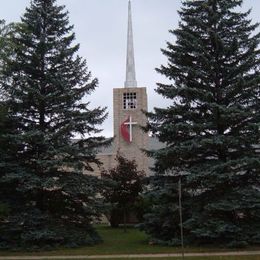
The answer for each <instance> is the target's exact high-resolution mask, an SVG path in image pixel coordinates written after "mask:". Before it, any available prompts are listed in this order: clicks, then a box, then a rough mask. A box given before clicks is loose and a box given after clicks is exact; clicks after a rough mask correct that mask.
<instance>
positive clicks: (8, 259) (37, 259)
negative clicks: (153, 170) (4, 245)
mask: <svg viewBox="0 0 260 260" xmlns="http://www.w3.org/2000/svg"><path fill="white" fill-rule="evenodd" d="M239 255H241V256H242V255H260V251H237V252H216V253H186V254H185V256H239ZM148 257H150V258H155V257H157V258H159V257H172V258H173V257H181V254H131V255H73V256H0V260H51V259H61V260H65V259H101V258H102V259H109V258H148Z"/></svg>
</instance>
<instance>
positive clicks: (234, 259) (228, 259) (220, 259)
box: [53, 256, 259, 260]
mask: <svg viewBox="0 0 260 260" xmlns="http://www.w3.org/2000/svg"><path fill="white" fill-rule="evenodd" d="M127 259H130V260H170V259H172V260H182V258H170V257H168V258H165V257H162V258H154V257H153V258H109V259H108V258H103V259H102V258H99V259H96V260H127ZM200 259H201V260H259V256H214V257H213V256H211V257H201V256H197V257H185V260H200ZM53 260H55V259H53ZM56 260H60V259H56ZM66 260H75V259H66ZM81 260H82V259H81ZM83 260H84V259H83ZM85 260H88V259H87V258H85ZM92 260H95V259H93V258H92Z"/></svg>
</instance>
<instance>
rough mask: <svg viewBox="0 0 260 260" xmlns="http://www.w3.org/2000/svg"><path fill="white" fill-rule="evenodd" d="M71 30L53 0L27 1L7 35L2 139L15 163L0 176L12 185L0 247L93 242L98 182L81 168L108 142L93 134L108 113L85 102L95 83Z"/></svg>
mask: <svg viewBox="0 0 260 260" xmlns="http://www.w3.org/2000/svg"><path fill="white" fill-rule="evenodd" d="M72 29H73V26H71V25H69V20H68V12H66V11H64V6H58V5H57V4H56V0H33V1H31V4H30V6H29V7H28V8H27V9H26V12H25V14H24V15H23V17H22V22H21V24H19V25H18V26H17V28H16V32H15V34H14V35H13V36H14V37H13V41H14V46H15V52H14V58H13V59H10V60H9V61H8V64H7V66H6V68H5V70H4V73H3V75H4V80H3V89H4V92H5V93H4V94H5V96H6V99H5V106H6V107H7V108H8V117H9V118H10V120H11V121H12V124H14V126H15V127H14V131H10V132H9V133H8V138H9V140H11V141H12V143H13V145H15V148H16V149H15V151H16V152H15V157H14V156H13V157H12V158H13V159H14V158H15V161H16V169H15V170H13V171H7V170H6V171H5V172H4V176H3V175H2V176H1V182H0V184H1V187H2V186H3V185H4V183H7V182H8V183H9V184H10V185H9V186H11V187H12V189H11V188H10V189H7V188H6V189H5V193H2V190H1V196H4V198H5V199H9V209H10V210H9V214H8V217H7V218H5V219H4V221H2V222H1V231H0V232H1V238H0V246H1V247H11V248H14V247H18V248H39V247H48V246H57V245H65V246H78V245H82V244H90V243H94V242H97V241H99V240H100V238H99V237H98V235H97V234H96V232H95V231H94V229H93V228H92V226H91V221H92V220H93V218H96V217H98V216H99V214H100V201H99V200H98V199H97V196H96V195H97V193H98V192H99V191H100V182H99V181H98V179H97V178H95V177H90V176H89V175H86V174H83V171H84V170H85V171H92V167H91V165H92V164H98V163H99V161H98V160H97V159H96V157H95V155H96V152H97V149H98V147H99V146H101V145H105V144H106V143H107V141H106V140H105V138H104V137H93V136H95V135H96V134H98V133H100V132H101V130H100V129H99V128H98V126H99V125H100V124H101V123H102V122H103V121H104V120H105V118H106V115H107V114H106V111H105V108H100V107H98V108H95V109H90V108H89V101H87V100H88V95H89V94H91V92H93V91H94V90H95V88H96V87H97V83H98V82H97V79H91V74H90V72H89V71H88V69H87V67H86V62H85V60H83V59H82V58H80V57H79V56H78V55H77V51H78V49H79V45H74V44H73V41H74V39H75V34H74V33H73V32H72ZM76 138H77V139H76ZM6 187H8V186H6ZM14 189H15V192H14V193H13V190H14ZM1 199H2V198H1ZM1 199H0V201H1Z"/></svg>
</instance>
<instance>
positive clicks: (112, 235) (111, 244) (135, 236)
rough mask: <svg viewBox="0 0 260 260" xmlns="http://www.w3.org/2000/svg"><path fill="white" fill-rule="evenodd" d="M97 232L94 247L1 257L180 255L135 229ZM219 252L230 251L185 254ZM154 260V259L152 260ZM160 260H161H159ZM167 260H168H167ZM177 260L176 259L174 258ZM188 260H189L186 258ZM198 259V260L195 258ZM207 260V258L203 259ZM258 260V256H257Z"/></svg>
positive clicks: (173, 248) (105, 228)
mask: <svg viewBox="0 0 260 260" xmlns="http://www.w3.org/2000/svg"><path fill="white" fill-rule="evenodd" d="M97 230H98V232H99V233H100V235H101V237H102V238H103V240H104V242H103V243H102V244H99V245H95V246H90V247H89V246H88V247H81V248H76V249H67V248H61V249H58V250H54V251H44V252H30V253H26V252H19V253H17V252H7V251H0V255H1V256H7V255H9V256H10V255H20V256H22V255H42V256H44V255H54V256H55V255H106V254H141V253H142V254H153V253H180V252H181V249H180V248H176V247H166V246H158V245H149V244H148V237H147V235H145V233H143V232H140V231H139V230H137V229H135V228H129V229H127V232H126V233H125V232H124V231H123V229H121V228H119V229H113V228H110V227H108V226H98V227H97ZM246 250H260V248H249V249H248V248H247V249H246ZM213 251H214V252H219V251H230V249H224V248H205V247H203V248H192V247H186V248H185V252H213ZM117 259H118V258H117ZM146 259H147V258H146ZM153 259H154V260H155V258H153ZM160 259H162V258H160ZM168 259H169V258H168ZM175 259H177V258H175ZM186 259H189V258H186ZM193 259H194V258H193ZM197 259H198V258H197ZM203 259H208V258H203ZM210 259H212V260H213V259H223V260H226V259H232V260H233V259H238V258H224V257H222V258H218V257H217V258H213V257H211V258H210ZM239 259H252V260H253V259H257V258H254V257H251V256H250V257H248V258H239ZM258 259H260V256H258Z"/></svg>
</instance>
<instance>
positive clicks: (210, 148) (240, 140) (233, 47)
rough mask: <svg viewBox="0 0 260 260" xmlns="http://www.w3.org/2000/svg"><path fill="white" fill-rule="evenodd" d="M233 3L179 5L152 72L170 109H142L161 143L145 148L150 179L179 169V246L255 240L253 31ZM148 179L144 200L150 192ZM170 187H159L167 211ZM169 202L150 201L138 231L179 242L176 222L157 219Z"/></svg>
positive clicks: (257, 59) (257, 99) (259, 116)
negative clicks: (161, 79) (161, 61)
mask: <svg viewBox="0 0 260 260" xmlns="http://www.w3.org/2000/svg"><path fill="white" fill-rule="evenodd" d="M241 5H242V0H229V1H226V0H192V1H191V0H185V1H183V6H182V8H181V10H180V12H179V15H180V18H181V21H180V23H179V27H178V29H176V30H171V31H170V33H171V34H172V35H174V36H175V37H176V41H175V42H168V44H167V48H166V49H164V50H162V52H163V54H164V55H165V56H166V57H167V59H168V63H167V65H163V66H161V67H160V68H159V69H157V71H158V72H159V73H161V74H162V75H164V76H166V77H167V79H168V80H169V81H168V83H165V84H163V83H159V84H158V87H157V89H156V91H157V93H158V94H160V95H162V96H163V97H165V98H167V99H169V100H171V105H169V106H168V107H167V108H155V112H154V113H150V114H148V116H149V117H150V124H149V125H148V127H147V128H148V130H150V131H152V132H153V134H154V135H155V136H157V137H158V138H159V140H160V141H161V142H163V143H165V144H166V147H165V148H163V149H160V150H158V151H150V153H151V155H152V156H153V157H154V158H155V160H156V163H155V171H156V174H157V175H159V176H163V175H165V173H166V172H167V173H168V174H166V175H168V177H167V178H169V175H170V176H171V175H174V174H175V175H177V176H178V175H180V174H181V173H185V177H182V178H183V190H184V193H188V194H190V198H186V200H187V201H186V202H185V203H186V208H184V212H187V214H185V215H184V232H185V241H186V243H187V242H192V241H193V242H195V241H196V242H199V243H223V244H224V245H228V246H239V245H240V246H243V245H247V244H254V243H255V244H256V243H260V235H259V234H260V185H259V184H260V152H259V144H260V142H259V141H260V70H259V69H260V66H259V65H260V50H259V41H260V34H259V33H255V30H256V29H258V24H252V23H251V20H250V19H249V14H250V11H248V12H245V13H242V12H240V10H239V8H240V6H241ZM169 173H171V174H169ZM186 174H187V175H186ZM161 178H163V177H161ZM176 181H178V178H176ZM165 182H167V179H166V178H165V181H160V182H159V183H164V186H165ZM154 185H155V186H154V188H153V189H152V190H151V192H150V196H151V194H153V193H154V192H155V191H156V189H157V190H158V183H154ZM160 185H162V184H160ZM164 186H163V185H162V186H161V187H162V189H164ZM162 189H159V191H160V193H162ZM172 190H173V189H168V190H166V192H168V193H169V196H168V199H169V200H171V201H169V203H171V205H172V207H173V208H174V207H176V206H177V205H176V204H177V200H172V197H173V196H172V195H171V194H170V192H172ZM164 197H165V196H164ZM166 198H167V197H166ZM164 201H165V199H164ZM169 203H166V202H164V205H162V202H161V201H158V200H157V201H155V204H154V205H153V207H152V211H151V213H150V214H147V218H146V221H145V223H144V225H143V227H144V229H145V230H146V231H147V232H148V233H149V234H150V235H151V236H152V237H155V238H157V239H159V240H160V239H161V240H163V241H165V242H168V243H169V242H171V241H172V242H175V243H178V242H179V240H178V238H179V233H178V232H177V231H175V232H172V230H173V228H169V226H171V225H172V226H179V220H178V218H177V219H176V216H174V214H173V215H172V219H171V220H165V221H164V220H163V218H162V217H161V216H162V214H161V213H160V212H161V211H162V207H166V206H167V207H169ZM156 208H157V209H158V211H156ZM151 214H152V216H153V218H152V219H151V218H150V217H151ZM166 217H167V218H169V216H166ZM159 218H160V220H159ZM158 222H160V223H166V224H165V225H163V224H162V225H161V226H158V225H157V223H158ZM159 229H164V232H162V231H160V230H159ZM167 232H168V234H167V235H165V233H167ZM170 232H171V233H170ZM160 233H163V234H164V235H162V236H160V235H159V236H160V237H158V234H160ZM176 241H177V242H176Z"/></svg>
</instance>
